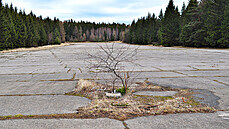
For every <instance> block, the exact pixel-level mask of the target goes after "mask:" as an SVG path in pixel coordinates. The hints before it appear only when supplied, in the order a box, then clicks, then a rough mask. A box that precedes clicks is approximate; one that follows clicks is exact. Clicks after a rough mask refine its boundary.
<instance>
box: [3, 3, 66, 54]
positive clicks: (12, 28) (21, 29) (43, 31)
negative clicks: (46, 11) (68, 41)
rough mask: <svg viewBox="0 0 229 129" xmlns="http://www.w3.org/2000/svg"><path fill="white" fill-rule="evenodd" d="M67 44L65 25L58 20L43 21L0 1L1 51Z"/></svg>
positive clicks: (47, 19) (48, 19) (46, 19)
mask: <svg viewBox="0 0 229 129" xmlns="http://www.w3.org/2000/svg"><path fill="white" fill-rule="evenodd" d="M61 42H65V30H64V25H63V23H62V22H61V21H59V20H58V19H57V18H54V20H51V19H50V18H45V19H43V18H42V17H41V16H40V17H36V15H35V14H33V12H32V11H31V13H30V14H28V15H27V14H26V13H25V11H22V10H20V11H18V9H17V7H15V8H14V7H13V5H12V4H11V5H10V6H9V5H8V4H5V6H3V5H2V0H0V50H4V49H14V48H20V47H36V46H42V45H49V44H59V43H61Z"/></svg>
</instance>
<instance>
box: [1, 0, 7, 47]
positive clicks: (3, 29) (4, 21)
mask: <svg viewBox="0 0 229 129" xmlns="http://www.w3.org/2000/svg"><path fill="white" fill-rule="evenodd" d="M0 32H1V33H0V51H1V50H4V49H7V41H8V38H9V37H8V35H9V30H8V23H7V16H6V12H5V9H4V7H3V6H2V0H0Z"/></svg>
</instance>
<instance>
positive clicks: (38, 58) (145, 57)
mask: <svg viewBox="0 0 229 129" xmlns="http://www.w3.org/2000/svg"><path fill="white" fill-rule="evenodd" d="M100 45H105V44H104V43H101V44H100ZM109 45H111V44H108V46H109ZM122 45H126V44H121V43H117V44H116V45H115V47H116V48H118V47H119V48H120V47H121V46H122ZM136 47H137V46H135V45H132V46H131V47H130V48H136ZM98 51H99V48H98V46H97V45H96V44H95V43H76V44H74V45H70V46H64V47H56V48H52V49H47V50H40V51H24V52H12V53H0V95H3V97H5V98H4V104H2V103H1V105H0V109H1V110H2V109H4V108H3V107H4V106H2V105H10V104H11V103H12V101H13V100H12V99H11V97H10V96H4V95H12V96H13V97H16V95H18V94H44V95H50V94H58V95H59V94H64V93H66V92H70V91H71V90H73V89H74V87H75V86H76V85H77V79H80V78H84V79H98V80H96V81H98V82H101V83H108V84H110V82H109V81H111V80H109V79H110V75H108V74H105V73H102V74H94V73H93V72H89V70H88V69H87V66H88V65H89V63H88V58H87V55H88V53H90V54H96V53H97V52H98ZM228 54H229V50H217V49H192V48H167V47H153V46H140V48H139V51H138V55H137V57H136V60H135V61H134V62H135V63H137V64H139V65H137V66H134V69H133V65H127V64H125V65H124V66H125V69H124V70H125V71H129V70H130V71H134V73H135V75H136V76H134V77H135V78H136V79H135V81H134V82H136V81H138V82H139V81H140V82H142V81H144V80H148V81H149V82H150V83H154V84H157V85H161V86H169V87H179V88H193V89H200V90H203V91H209V92H206V93H211V94H212V95H215V97H209V98H207V99H206V100H207V101H208V102H210V101H214V102H215V101H217V100H218V101H217V102H215V103H214V104H215V105H217V107H218V108H219V109H222V110H224V109H229V94H228V93H229V81H228V80H229V56H228ZM103 79H107V80H105V81H104V80H103ZM118 83H120V82H118ZM135 86H138V85H135ZM203 93H205V92H203ZM33 97H34V98H36V97H37V99H36V100H35V99H34V98H33ZM42 97H44V96H36V95H35V96H32V97H31V100H33V99H34V100H33V101H35V102H36V101H37V100H42V103H45V104H49V103H50V102H49V101H46V100H44V99H43V98H42ZM54 97H56V101H59V102H61V101H65V100H63V98H62V97H64V96H54ZM16 98H17V97H16ZM26 98H27V96H22V98H21V101H20V102H21V103H22V104H23V103H26V101H27V99H26ZM28 98H29V97H28ZM32 98H33V99H32ZM7 99H9V101H7ZM19 99H20V98H19ZM10 100H12V101H10ZM75 101H80V103H81V102H83V101H84V98H77V99H76V100H75ZM37 102H40V101H37ZM71 103H72V102H69V103H67V102H66V105H71ZM18 104H19V103H18ZM27 104H29V103H27ZM19 106H20V104H19ZM39 106H40V107H41V108H42V105H39ZM56 106H57V108H58V105H56ZM1 107H2V108H1ZM37 109H39V108H37ZM53 109H54V108H53ZM6 110H7V109H6ZM58 110H60V109H58ZM61 110H62V109H61ZM63 110H64V109H63ZM69 111H72V109H70V110H69ZM28 112H29V110H28ZM34 112H35V111H34ZM12 113H16V112H13V111H12ZM6 114H7V113H6ZM17 114H19V113H17ZM8 115H9V114H8ZM31 115H33V114H31ZM171 116H173V117H167V116H156V117H154V116H152V117H146V118H145V117H143V118H137V120H138V119H139V120H141V119H142V121H143V123H151V122H152V120H154V119H157V118H160V121H159V122H161V123H162V125H163V121H167V122H168V123H170V125H177V124H176V123H177V121H176V120H179V118H184V119H187V120H190V121H191V120H194V121H196V123H189V121H183V122H184V123H179V125H180V126H178V128H179V127H187V128H189V127H190V128H195V127H197V128H198V127H199V126H198V125H200V124H202V123H204V121H205V123H208V122H209V121H210V122H212V121H213V119H215V120H216V123H214V122H212V123H213V125H212V127H217V126H218V127H219V128H220V127H222V128H223V127H224V126H226V125H227V127H228V122H227V121H225V120H223V117H218V114H217V113H215V114H177V115H171ZM202 116H203V119H202V121H201V120H199V118H202ZM204 117H207V118H208V117H209V120H208V119H204ZM210 117H211V118H212V119H210ZM192 118H193V119H192ZM151 119H152V120H151ZM173 119H174V121H173ZM133 120H134V119H133ZM211 120H212V121H211ZM19 121H20V120H19ZM21 121H22V122H23V120H21ZM38 121H40V120H38ZM41 121H45V120H41ZM54 121H56V120H54ZM92 121H93V120H92ZM144 121H146V122H144ZM181 121H182V120H181ZM217 121H218V122H219V123H220V124H218V123H217ZM62 123H65V122H63V121H62ZM66 123H67V122H66ZM111 123H112V122H111ZM118 123H121V122H118ZM8 124H10V123H8ZM0 125H1V124H0ZM63 125H65V124H63ZM95 125H97V124H95ZM129 125H131V124H130V123H129ZM185 125H187V126H185ZM66 126H67V125H66ZM151 126H152V127H151ZM135 127H136V128H141V127H142V128H154V127H155V126H154V125H153V124H152V125H151V124H150V125H147V124H145V125H141V124H139V125H135ZM158 127H160V126H159V125H158ZM158 127H156V128H158ZM166 127H169V126H166ZM171 127H173V126H171ZM207 127H210V126H209V125H207V124H203V126H202V128H207Z"/></svg>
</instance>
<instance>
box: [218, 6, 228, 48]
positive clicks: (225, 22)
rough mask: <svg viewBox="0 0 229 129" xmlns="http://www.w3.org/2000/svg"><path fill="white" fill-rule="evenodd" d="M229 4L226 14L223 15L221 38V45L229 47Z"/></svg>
mask: <svg viewBox="0 0 229 129" xmlns="http://www.w3.org/2000/svg"><path fill="white" fill-rule="evenodd" d="M228 30H229V4H227V6H226V8H225V11H224V15H223V21H222V26H221V30H220V31H221V35H222V37H221V39H219V41H218V42H219V47H221V48H225V47H229V31H228Z"/></svg>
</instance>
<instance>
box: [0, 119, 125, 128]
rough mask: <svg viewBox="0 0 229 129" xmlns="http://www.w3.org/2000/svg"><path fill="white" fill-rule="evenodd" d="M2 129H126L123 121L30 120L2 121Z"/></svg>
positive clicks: (0, 122) (0, 123)
mask: <svg viewBox="0 0 229 129" xmlns="http://www.w3.org/2000/svg"><path fill="white" fill-rule="evenodd" d="M0 128H1V129H12V128H19V129H22V128H23V129H76V128H78V129H124V128H125V126H124V125H123V124H122V121H118V120H111V119H107V118H101V119H82V120H81V119H58V120H57V119H47V120H46V119H30V120H6V121H0Z"/></svg>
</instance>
